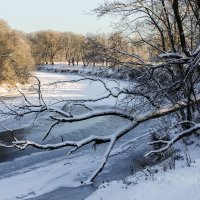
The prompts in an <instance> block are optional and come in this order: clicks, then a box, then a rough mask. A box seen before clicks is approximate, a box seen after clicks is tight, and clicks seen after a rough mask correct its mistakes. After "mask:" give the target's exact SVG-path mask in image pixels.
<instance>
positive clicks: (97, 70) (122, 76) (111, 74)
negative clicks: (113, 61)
mask: <svg viewBox="0 0 200 200" xmlns="http://www.w3.org/2000/svg"><path fill="white" fill-rule="evenodd" d="M37 68H38V70H39V71H45V72H57V73H64V74H77V75H82V76H97V77H101V78H115V79H119V80H130V79H131V78H132V77H133V76H134V73H133V71H132V70H130V68H126V67H121V68H117V67H106V66H91V65H87V66H83V65H74V66H72V65H67V64H65V63H55V64H54V65H39V66H38V67H37Z"/></svg>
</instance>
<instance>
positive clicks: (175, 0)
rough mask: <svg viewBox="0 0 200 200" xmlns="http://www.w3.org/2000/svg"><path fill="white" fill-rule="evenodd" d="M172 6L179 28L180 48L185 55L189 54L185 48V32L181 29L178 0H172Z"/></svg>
mask: <svg viewBox="0 0 200 200" xmlns="http://www.w3.org/2000/svg"><path fill="white" fill-rule="evenodd" d="M172 7H173V11H174V15H175V20H176V23H177V26H178V30H179V37H180V42H181V47H182V50H183V52H184V54H185V55H186V56H190V52H189V50H188V48H187V44H186V40H185V34H184V30H183V25H182V20H181V16H180V13H179V3H178V0H173V3H172Z"/></svg>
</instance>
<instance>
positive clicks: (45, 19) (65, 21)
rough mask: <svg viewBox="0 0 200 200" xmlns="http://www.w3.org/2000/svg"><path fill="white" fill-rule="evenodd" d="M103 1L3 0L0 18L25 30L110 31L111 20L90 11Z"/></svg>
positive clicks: (0, 6)
mask: <svg viewBox="0 0 200 200" xmlns="http://www.w3.org/2000/svg"><path fill="white" fill-rule="evenodd" d="M102 2H104V0H0V18H2V19H4V20H6V21H7V22H8V23H9V25H10V26H11V27H12V28H15V29H19V30H22V31H25V32H34V31H38V30H45V29H53V30H59V31H72V32H76V33H83V34H85V33H88V32H90V33H99V32H110V31H111V28H110V26H109V24H110V23H111V21H112V20H111V19H110V18H107V17H104V18H101V19H97V17H96V16H95V15H88V12H89V11H90V10H91V9H93V8H96V7H97V6H98V5H100V4H101V3H102Z"/></svg>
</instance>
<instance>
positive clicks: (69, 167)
mask: <svg viewBox="0 0 200 200" xmlns="http://www.w3.org/2000/svg"><path fill="white" fill-rule="evenodd" d="M36 76H37V77H38V78H39V79H40V80H41V82H42V91H43V97H44V99H45V101H46V102H51V101H55V100H58V99H72V98H76V99H79V98H81V99H84V98H97V97H100V96H101V95H103V94H105V90H104V88H103V86H102V84H101V83H98V82H95V83H93V82H91V81H82V82H77V83H69V84H59V86H57V87H55V86H53V85H48V83H53V82H56V81H65V80H71V79H73V80H74V79H78V78H80V77H79V76H75V75H62V74H56V73H45V72H37V74H36ZM107 82H108V85H110V87H114V86H115V84H116V83H115V82H113V81H107ZM124 85H126V83H121V87H123V86H124ZM31 98H35V97H34V96H32V97H31ZM19 100H20V99H19V98H18V99H16V100H12V103H15V101H16V102H17V101H19ZM115 103H116V101H115V100H114V99H112V98H110V99H107V100H104V101H102V102H98V103H97V102H96V103H95V104H90V106H92V107H93V108H95V109H98V110H101V109H105V108H107V107H109V108H110V107H113V106H115ZM75 112H77V113H78V112H84V109H81V108H80V109H79V110H76V111H75ZM49 123H50V122H49V121H48V120H46V119H45V118H44V116H42V115H41V116H40V117H39V118H38V119H37V121H34V122H33V117H32V116H27V117H26V118H24V119H21V120H20V121H17V122H16V120H15V119H3V118H2V119H1V124H2V125H4V126H6V127H7V128H10V129H15V128H18V130H17V131H15V135H16V137H18V138H21V139H23V138H27V139H29V140H33V141H36V142H41V140H42V138H43V136H44V133H45V131H47V129H48V128H47V127H48V126H49V125H50V124H49ZM126 123H127V121H126V120H124V119H123V120H122V119H121V118H119V117H113V116H107V117H99V118H94V119H90V120H87V121H82V122H76V123H71V124H70V123H65V124H62V125H59V126H56V127H55V128H54V129H53V130H52V133H51V135H50V136H49V138H48V139H47V140H46V141H45V143H55V142H59V141H61V138H62V140H63V139H64V140H75V141H77V140H80V139H83V138H86V137H88V136H90V135H92V134H93V135H107V134H111V133H112V132H113V131H115V130H117V129H118V128H120V127H121V126H123V125H125V124H126ZM145 128H146V125H145V124H144V125H143V127H138V128H137V129H136V130H135V131H134V135H135V136H138V135H139V134H142V132H144V131H145ZM1 131H3V130H1ZM132 137H133V136H132V133H129V134H128V135H127V136H125V137H123V138H122V139H121V140H120V141H119V142H118V143H117V144H116V147H115V149H114V152H113V153H112V154H111V156H110V158H109V160H108V162H107V164H106V166H105V168H104V170H103V172H102V173H101V174H100V175H99V176H98V177H97V178H96V179H95V182H94V184H93V185H88V186H86V185H82V183H81V182H82V181H85V180H86V179H87V178H88V177H89V176H90V174H91V173H92V172H93V171H94V170H95V169H96V167H97V166H98V164H99V162H100V161H101V158H102V157H101V156H102V155H103V153H104V151H105V147H106V146H107V144H105V145H102V146H101V145H99V146H98V147H97V149H96V151H95V150H94V149H92V146H91V145H88V146H86V147H84V148H82V149H80V150H79V151H77V152H76V153H74V154H72V155H71V156H69V157H67V152H68V150H69V148H62V149H59V150H55V151H39V150H35V149H33V148H28V149H26V150H24V151H20V150H18V149H6V148H3V147H1V148H0V199H2V200H13V199H38V200H39V199H41V200H42V199H48V200H62V199H63V200H64V199H65V200H66V199H69V200H79V199H80V200H81V199H85V198H86V197H87V196H88V195H90V194H91V193H92V192H94V191H95V190H96V188H97V187H98V185H99V184H101V183H102V182H104V181H110V180H114V179H121V178H124V177H126V176H127V175H129V174H131V173H133V172H134V170H138V169H139V168H140V167H141V165H142V162H143V153H144V150H145V148H146V146H145V145H139V144H134V145H131V146H130V147H129V148H127V149H126V150H123V151H122V152H121V153H120V154H118V153H116V152H118V151H120V150H119V149H120V148H119V147H120V146H121V144H123V143H124V142H126V141H128V140H129V139H130V138H132ZM0 140H3V141H5V140H10V133H9V132H2V133H1V136H0ZM141 143H145V141H142V140H141Z"/></svg>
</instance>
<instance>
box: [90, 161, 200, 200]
mask: <svg viewBox="0 0 200 200" xmlns="http://www.w3.org/2000/svg"><path fill="white" fill-rule="evenodd" d="M135 176H136V175H135ZM143 177H146V180H145V179H141V180H131V181H130V182H128V183H126V182H124V181H113V182H111V183H105V184H103V185H101V186H100V187H99V189H98V190H97V191H96V192H94V194H92V195H91V196H90V197H88V198H87V200H110V199H115V200H122V199H126V200H134V199H137V200H161V199H162V200H171V199H173V200H179V199H181V200H199V199H200V160H199V159H196V160H195V162H194V163H192V164H191V166H190V167H184V168H178V169H176V170H171V171H167V172H158V173H156V174H154V175H152V177H147V176H145V175H143ZM134 178H135V177H134ZM132 179H133V177H132Z"/></svg>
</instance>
